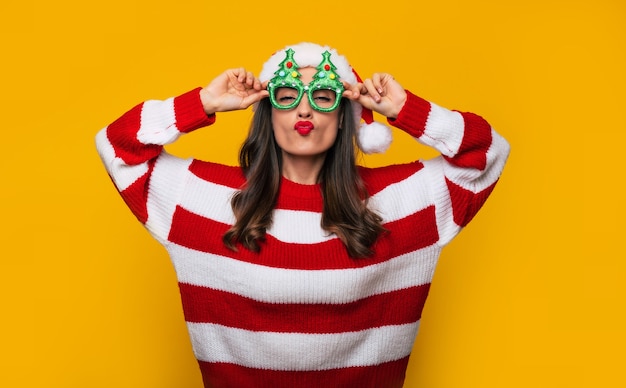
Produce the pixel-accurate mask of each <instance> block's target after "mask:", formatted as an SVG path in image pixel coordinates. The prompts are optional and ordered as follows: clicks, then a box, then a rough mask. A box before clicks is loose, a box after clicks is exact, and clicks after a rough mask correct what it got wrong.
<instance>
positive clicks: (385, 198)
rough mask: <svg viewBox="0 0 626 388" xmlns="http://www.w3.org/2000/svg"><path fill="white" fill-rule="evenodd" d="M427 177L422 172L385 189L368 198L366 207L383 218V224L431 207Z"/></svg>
mask: <svg viewBox="0 0 626 388" xmlns="http://www.w3.org/2000/svg"><path fill="white" fill-rule="evenodd" d="M425 175H427V174H426V173H425V172H424V171H423V170H420V171H418V172H416V173H415V174H413V175H411V176H410V177H408V178H406V179H404V180H402V181H400V182H397V183H394V184H391V185H389V186H387V187H385V188H384V189H383V190H381V191H380V192H378V193H376V194H374V195H373V196H372V197H371V198H370V202H369V203H368V206H369V207H370V208H371V209H373V210H374V211H376V212H378V213H379V214H380V216H381V217H383V221H384V222H392V221H397V220H400V219H402V218H405V217H407V216H410V215H412V214H415V213H416V212H418V211H420V210H423V209H425V208H426V207H428V206H431V205H433V199H432V195H430V193H429V185H430V184H431V182H428V181H427V176H425Z"/></svg>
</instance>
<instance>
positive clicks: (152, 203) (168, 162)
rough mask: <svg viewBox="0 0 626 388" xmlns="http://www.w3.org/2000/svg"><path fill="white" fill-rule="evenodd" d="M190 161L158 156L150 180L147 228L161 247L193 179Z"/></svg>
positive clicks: (167, 155)
mask: <svg viewBox="0 0 626 388" xmlns="http://www.w3.org/2000/svg"><path fill="white" fill-rule="evenodd" d="M191 162H192V160H191V159H181V158H178V157H176V156H172V155H170V154H168V153H167V152H165V151H163V152H161V154H160V155H159V157H158V159H157V161H156V163H155V165H154V170H153V171H152V176H151V177H150V188H149V190H148V199H147V205H146V206H147V208H148V220H147V222H146V227H147V228H148V230H149V231H150V233H152V235H153V236H154V237H155V238H156V239H157V240H158V241H159V242H161V243H162V244H166V243H167V236H168V235H169V232H170V228H171V226H172V218H173V216H174V211H175V210H176V206H177V202H176V201H178V199H179V198H180V197H181V195H182V192H183V190H184V189H185V184H184V182H185V180H186V179H187V178H188V177H189V175H191V174H190V173H189V165H190V164H191Z"/></svg>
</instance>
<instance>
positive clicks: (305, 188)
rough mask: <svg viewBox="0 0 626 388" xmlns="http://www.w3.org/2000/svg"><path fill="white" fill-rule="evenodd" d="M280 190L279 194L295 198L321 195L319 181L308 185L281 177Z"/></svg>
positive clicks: (311, 197) (318, 196)
mask: <svg viewBox="0 0 626 388" xmlns="http://www.w3.org/2000/svg"><path fill="white" fill-rule="evenodd" d="M280 191H281V194H284V195H286V196H289V197H297V198H310V199H314V198H320V197H321V196H322V191H321V185H320V184H319V183H315V184H312V185H308V184H303V183H297V182H294V181H291V180H289V179H287V178H285V177H282V178H281V181H280Z"/></svg>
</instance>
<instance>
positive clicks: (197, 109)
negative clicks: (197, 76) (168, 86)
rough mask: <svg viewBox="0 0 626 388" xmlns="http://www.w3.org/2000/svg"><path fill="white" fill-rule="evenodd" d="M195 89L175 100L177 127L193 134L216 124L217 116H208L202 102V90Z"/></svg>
mask: <svg viewBox="0 0 626 388" xmlns="http://www.w3.org/2000/svg"><path fill="white" fill-rule="evenodd" d="M201 89H202V88H195V89H193V90H190V91H188V92H187V93H184V94H181V95H180V96H178V97H176V98H174V111H175V112H174V113H175V115H176V127H177V128H178V130H179V131H181V132H185V133H187V132H191V131H193V130H196V129H198V128H202V127H206V126H209V125H211V124H213V123H215V115H214V114H212V115H210V116H209V115H207V114H206V112H205V111H204V107H203V106H202V100H200V90H201Z"/></svg>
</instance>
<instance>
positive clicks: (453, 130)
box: [96, 89, 509, 388]
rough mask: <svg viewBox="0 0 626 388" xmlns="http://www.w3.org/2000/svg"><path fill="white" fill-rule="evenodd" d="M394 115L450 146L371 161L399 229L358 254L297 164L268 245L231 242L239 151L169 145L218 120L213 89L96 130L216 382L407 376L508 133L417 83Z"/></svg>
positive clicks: (360, 381) (366, 174)
mask: <svg viewBox="0 0 626 388" xmlns="http://www.w3.org/2000/svg"><path fill="white" fill-rule="evenodd" d="M408 94H409V95H408V100H407V102H406V104H405V106H404V107H403V110H402V112H401V113H400V114H399V116H398V118H397V119H395V120H389V123H390V124H391V125H394V126H396V127H397V128H400V129H402V130H404V131H406V132H407V133H409V134H410V135H411V136H413V137H414V138H416V139H417V140H418V141H420V142H422V143H424V144H426V145H429V146H432V147H434V148H436V149H437V150H438V151H439V152H440V153H441V156H439V157H437V158H434V159H431V160H428V161H424V162H421V161H416V162H413V163H407V164H402V165H392V166H387V167H381V168H364V167H359V171H360V174H361V175H362V177H363V179H364V181H365V183H366V187H367V189H368V191H369V193H370V195H371V199H370V202H369V206H370V207H371V208H372V209H373V210H375V211H376V212H377V213H378V214H380V215H381V216H382V218H383V222H384V227H385V228H386V229H387V230H388V231H389V233H386V234H384V235H383V236H381V237H380V238H379V239H378V241H377V242H376V243H375V244H374V246H373V250H374V252H375V254H374V255H373V256H372V257H369V258H365V259H363V258H360V259H353V258H350V257H349V256H348V254H347V252H346V250H345V248H344V247H343V245H342V243H341V242H340V241H339V239H338V238H337V237H336V236H335V235H333V234H330V235H329V234H328V233H326V232H325V231H324V230H322V229H321V227H320V220H321V212H322V197H321V192H320V188H319V186H317V185H301V184H297V183H295V182H290V181H288V180H286V179H283V180H282V182H281V188H280V193H279V197H278V202H277V205H276V208H275V211H274V214H273V220H274V221H273V224H272V226H271V228H270V229H269V230H267V238H266V241H265V242H264V243H262V248H261V251H260V252H259V253H253V252H250V251H247V250H245V249H243V248H241V249H239V251H238V252H234V251H232V250H229V249H227V248H226V247H225V246H224V244H223V243H222V236H223V234H224V232H226V230H228V229H229V227H230V225H232V224H233V223H234V221H235V219H234V215H233V213H232V209H231V206H230V200H231V197H232V195H233V194H234V193H235V192H236V191H237V189H238V188H240V187H241V186H242V185H243V184H244V180H245V178H244V176H243V175H242V172H241V169H240V168H239V167H231V166H225V165H220V164H216V163H210V162H205V161H200V160H196V159H181V158H177V157H175V156H172V155H170V154H168V153H167V152H166V151H164V149H163V146H164V145H166V144H169V143H172V142H173V141H175V140H176V139H177V138H178V137H179V136H180V135H181V134H185V133H188V132H191V131H193V130H195V129H198V128H201V127H206V126H208V125H211V124H213V123H214V121H215V116H214V115H211V116H207V115H206V114H205V113H204V111H203V108H202V105H201V102H200V98H199V89H194V90H192V91H190V92H188V93H185V94H183V95H181V96H178V97H175V98H171V99H168V100H165V101H155V100H151V101H146V102H144V103H142V104H140V105H138V106H136V107H134V108H133V109H131V110H130V111H128V112H127V113H126V114H124V115H123V116H122V117H120V118H119V119H118V120H116V121H115V122H113V123H112V124H110V125H109V126H107V127H106V128H104V129H103V130H102V131H100V132H99V133H98V134H97V136H96V144H97V148H98V152H99V154H100V156H101V158H102V160H103V162H104V164H105V166H106V169H107V171H108V173H109V175H110V176H111V178H112V180H113V182H114V184H115V186H116V188H117V190H118V191H119V193H120V194H121V196H122V198H123V199H124V201H125V202H126V203H127V205H128V206H129V208H130V209H131V210H132V212H133V213H134V214H135V216H136V217H137V218H138V219H139V221H141V222H142V223H143V224H144V225H145V227H146V228H147V230H148V231H149V232H150V233H151V234H152V236H154V238H155V239H157V240H158V241H159V242H160V243H161V244H162V245H163V246H164V247H165V248H166V249H167V251H168V253H169V256H170V257H171V260H172V262H173V265H174V268H175V271H176V274H177V279H178V284H179V288H180V294H181V299H182V305H183V311H184V316H185V321H186V323H187V327H188V330H189V335H190V338H191V341H192V345H193V350H194V353H195V356H196V358H197V360H198V362H199V364H200V369H201V372H202V377H203V380H204V384H205V386H206V387H295V386H297V387H320V386H328V387H377V388H378V387H401V386H402V384H403V381H404V376H405V370H406V367H407V363H408V359H409V354H410V352H411V349H412V345H413V342H414V339H415V336H416V334H417V331H418V327H419V323H420V318H421V313H422V309H423V306H424V303H425V301H426V297H427V295H428V289H429V286H430V283H431V280H432V277H433V273H434V270H435V266H436V263H437V259H438V257H439V254H440V252H441V249H442V247H443V246H444V245H446V244H447V243H448V242H449V241H450V240H451V239H452V238H453V237H454V236H455V235H456V234H457V233H459V231H460V230H461V229H462V228H463V227H464V226H465V225H466V224H467V223H468V222H469V221H470V220H471V219H472V217H473V216H474V215H475V214H476V212H477V211H478V209H479V208H480V207H481V206H482V204H483V203H484V201H485V200H486V198H487V197H488V195H489V194H490V193H491V191H492V189H493V187H494V185H495V183H496V182H497V180H498V178H499V176H500V173H501V171H502V168H503V166H504V163H505V161H506V158H507V156H508V152H509V145H508V143H507V142H506V141H505V140H504V139H503V138H502V137H501V136H500V135H498V134H497V133H496V132H494V131H493V129H492V128H491V127H490V125H489V124H488V123H487V122H486V121H484V120H483V119H482V118H480V117H479V116H476V115H474V114H470V113H461V112H454V111H449V110H447V109H444V108H442V107H439V106H437V105H435V104H432V103H430V102H428V101H426V100H423V99H421V98H419V97H417V96H415V95H413V94H411V93H408Z"/></svg>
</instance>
